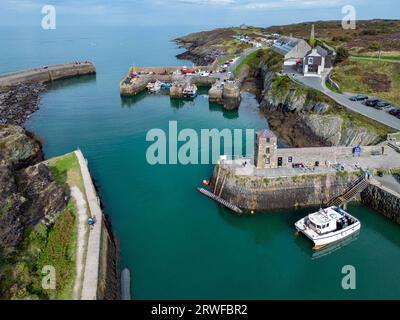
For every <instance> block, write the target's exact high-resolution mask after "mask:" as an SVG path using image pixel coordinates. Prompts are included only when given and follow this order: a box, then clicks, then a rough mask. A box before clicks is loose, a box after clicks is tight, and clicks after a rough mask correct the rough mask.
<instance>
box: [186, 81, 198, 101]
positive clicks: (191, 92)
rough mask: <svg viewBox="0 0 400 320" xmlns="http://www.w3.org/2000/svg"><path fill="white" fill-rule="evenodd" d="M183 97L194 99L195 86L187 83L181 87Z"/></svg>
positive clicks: (195, 94) (195, 95)
mask: <svg viewBox="0 0 400 320" xmlns="http://www.w3.org/2000/svg"><path fill="white" fill-rule="evenodd" d="M183 97H184V98H190V99H194V98H196V97H197V86H196V85H194V84H189V85H187V86H186V87H185V88H184V89H183Z"/></svg>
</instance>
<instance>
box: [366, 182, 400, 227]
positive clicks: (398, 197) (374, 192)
mask: <svg viewBox="0 0 400 320" xmlns="http://www.w3.org/2000/svg"><path fill="white" fill-rule="evenodd" d="M361 200H362V203H364V204H365V205H367V206H368V207H370V208H372V209H374V210H375V211H378V212H379V213H381V214H382V215H384V216H385V217H387V218H389V219H390V220H392V221H393V222H395V223H397V224H400V194H398V193H396V192H394V191H392V190H390V189H388V188H386V187H384V186H378V185H370V186H369V187H368V188H367V189H366V190H364V191H363V192H362V193H361Z"/></svg>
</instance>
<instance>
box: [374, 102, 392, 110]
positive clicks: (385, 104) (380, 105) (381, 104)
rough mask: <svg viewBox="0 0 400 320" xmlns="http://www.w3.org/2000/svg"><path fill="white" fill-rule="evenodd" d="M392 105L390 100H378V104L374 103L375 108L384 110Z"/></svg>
mask: <svg viewBox="0 0 400 320" xmlns="http://www.w3.org/2000/svg"><path fill="white" fill-rule="evenodd" d="M391 106H392V105H391V104H390V103H389V102H386V101H380V102H378V103H377V104H376V105H374V108H375V109H379V110H383V109H387V108H390V107H391Z"/></svg>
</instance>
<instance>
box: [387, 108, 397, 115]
mask: <svg viewBox="0 0 400 320" xmlns="http://www.w3.org/2000/svg"><path fill="white" fill-rule="evenodd" d="M389 113H390V114H391V115H392V116H397V115H399V114H400V108H395V109H393V110H390V111H389Z"/></svg>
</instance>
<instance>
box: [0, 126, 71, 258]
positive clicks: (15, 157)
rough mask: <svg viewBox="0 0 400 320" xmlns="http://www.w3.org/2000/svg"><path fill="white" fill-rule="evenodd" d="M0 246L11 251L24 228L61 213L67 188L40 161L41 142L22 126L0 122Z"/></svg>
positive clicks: (5, 250) (21, 236) (17, 243)
mask: <svg viewBox="0 0 400 320" xmlns="http://www.w3.org/2000/svg"><path fill="white" fill-rule="evenodd" d="M0 145H1V153H0V181H1V183H0V210H1V214H0V249H1V251H2V253H3V254H5V255H7V254H9V253H12V252H13V251H14V250H15V249H16V248H17V247H18V245H19V244H20V242H21V241H22V239H23V237H24V234H25V231H26V230H27V229H29V228H33V227H34V226H36V225H37V224H38V223H39V222H40V221H43V220H46V218H53V217H55V216H57V215H58V214H60V213H61V212H62V211H63V210H64V209H65V207H66V205H67V200H68V196H67V191H66V190H64V188H62V187H60V186H59V185H58V184H57V183H56V181H55V180H54V178H53V176H52V174H51V171H50V169H49V167H47V166H46V165H44V164H43V163H41V162H42V161H43V153H42V148H41V144H40V142H39V141H37V140H36V139H35V138H34V136H33V135H32V134H31V133H29V132H27V131H26V130H25V129H23V128H21V127H19V126H14V125H0Z"/></svg>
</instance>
